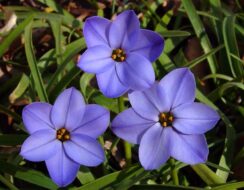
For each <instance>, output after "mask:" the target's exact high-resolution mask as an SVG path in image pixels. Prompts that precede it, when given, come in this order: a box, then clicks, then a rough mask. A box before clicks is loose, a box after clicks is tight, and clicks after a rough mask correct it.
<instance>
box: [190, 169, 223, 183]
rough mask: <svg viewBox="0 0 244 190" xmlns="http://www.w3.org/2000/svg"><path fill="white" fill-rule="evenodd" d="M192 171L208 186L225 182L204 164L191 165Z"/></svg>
mask: <svg viewBox="0 0 244 190" xmlns="http://www.w3.org/2000/svg"><path fill="white" fill-rule="evenodd" d="M191 167H192V169H193V170H194V171H195V172H196V173H197V174H198V175H199V176H200V177H201V179H202V180H203V181H204V182H205V183H206V184H208V185H213V184H221V183H224V182H225V181H224V180H223V179H221V178H220V177H219V176H217V175H216V174H215V173H214V172H213V171H212V170H211V169H209V168H208V167H207V166H206V165H205V164H197V165H192V166H191Z"/></svg>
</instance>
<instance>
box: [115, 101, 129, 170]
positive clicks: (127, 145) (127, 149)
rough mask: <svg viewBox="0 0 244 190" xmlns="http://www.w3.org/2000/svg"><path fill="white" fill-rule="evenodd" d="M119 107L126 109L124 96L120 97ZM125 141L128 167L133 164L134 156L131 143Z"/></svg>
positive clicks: (120, 110)
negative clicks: (132, 158)
mask: <svg viewBox="0 0 244 190" xmlns="http://www.w3.org/2000/svg"><path fill="white" fill-rule="evenodd" d="M118 108H119V112H122V111H123V110H124V98H123V96H121V97H119V98H118ZM123 142H124V150H125V160H126V166H127V167H128V166H130V165H131V157H132V153H131V145H130V143H128V142H126V141H123Z"/></svg>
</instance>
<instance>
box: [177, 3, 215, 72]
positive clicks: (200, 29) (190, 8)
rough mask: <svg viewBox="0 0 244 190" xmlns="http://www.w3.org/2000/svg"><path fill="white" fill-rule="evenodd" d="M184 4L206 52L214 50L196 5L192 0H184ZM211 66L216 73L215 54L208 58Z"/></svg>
mask: <svg viewBox="0 0 244 190" xmlns="http://www.w3.org/2000/svg"><path fill="white" fill-rule="evenodd" d="M182 3H183V6H184V8H185V10H186V13H187V15H188V18H189V20H190V21H191V24H192V26H193V28H194V30H195V33H196V35H197V37H198V38H199V40H200V43H201V45H202V48H203V50H204V53H208V52H210V51H211V50H212V46H211V43H210V40H209V38H208V36H207V33H206V30H205V28H204V26H203V24H202V21H201V19H200V17H199V16H198V14H197V12H196V8H195V7H194V5H193V3H192V0H182ZM207 59H208V63H209V67H210V69H211V72H212V73H216V67H217V63H216V58H215V56H214V55H211V56H209V57H208V58H207Z"/></svg>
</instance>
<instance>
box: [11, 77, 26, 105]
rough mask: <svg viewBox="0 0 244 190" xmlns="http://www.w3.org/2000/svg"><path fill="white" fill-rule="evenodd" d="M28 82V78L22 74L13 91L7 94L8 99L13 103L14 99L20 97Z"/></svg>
mask: <svg viewBox="0 0 244 190" xmlns="http://www.w3.org/2000/svg"><path fill="white" fill-rule="evenodd" d="M29 84H30V79H29V77H28V76H27V75H26V74H24V73H23V74H22V77H21V79H20V81H19V84H18V85H17V87H16V88H15V89H14V91H13V92H12V93H11V94H10V95H9V100H10V102H11V103H14V102H15V100H16V99H18V98H20V97H21V96H22V95H23V94H24V93H25V91H26V89H27V88H28V86H29Z"/></svg>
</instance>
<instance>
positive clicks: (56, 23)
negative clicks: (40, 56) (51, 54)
mask: <svg viewBox="0 0 244 190" xmlns="http://www.w3.org/2000/svg"><path fill="white" fill-rule="evenodd" d="M58 18H59V17H58ZM49 22H50V25H51V28H52V32H53V36H54V40H55V52H56V60H57V63H58V65H60V64H61V63H62V61H63V59H62V57H63V56H62V55H63V54H62V47H63V45H64V44H62V31H61V19H57V20H50V21H49Z"/></svg>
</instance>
